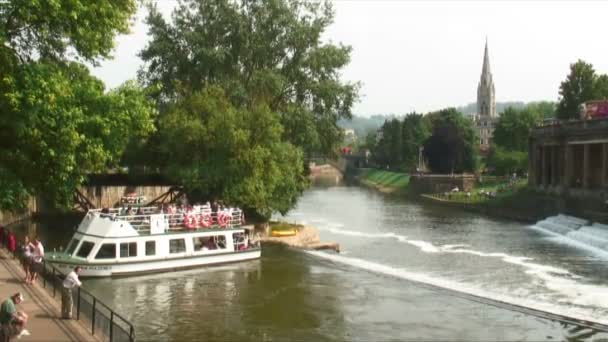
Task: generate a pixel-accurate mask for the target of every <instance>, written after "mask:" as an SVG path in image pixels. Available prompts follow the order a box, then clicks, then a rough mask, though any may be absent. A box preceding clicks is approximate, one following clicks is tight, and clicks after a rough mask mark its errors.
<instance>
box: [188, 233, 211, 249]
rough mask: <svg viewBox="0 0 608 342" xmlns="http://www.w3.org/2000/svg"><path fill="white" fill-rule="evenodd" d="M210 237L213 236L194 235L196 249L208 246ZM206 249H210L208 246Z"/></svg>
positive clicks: (193, 242) (193, 241) (193, 244)
mask: <svg viewBox="0 0 608 342" xmlns="http://www.w3.org/2000/svg"><path fill="white" fill-rule="evenodd" d="M210 239H211V238H209V237H203V236H199V237H193V238H192V246H194V251H195V252H199V251H201V250H203V248H204V247H206V246H207V244H208V243H209V240H210ZM206 249H208V248H206ZM206 249H205V250H206Z"/></svg>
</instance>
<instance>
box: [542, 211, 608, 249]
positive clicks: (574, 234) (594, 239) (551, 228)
mask: <svg viewBox="0 0 608 342" xmlns="http://www.w3.org/2000/svg"><path fill="white" fill-rule="evenodd" d="M534 227H535V228H537V229H541V230H543V231H547V232H549V233H552V234H556V235H561V236H564V237H565V238H566V239H568V240H571V241H572V242H575V243H578V244H581V245H583V247H589V248H593V249H596V250H600V251H602V252H606V253H608V225H606V224H601V223H592V222H590V221H588V220H585V219H581V218H578V217H574V216H568V215H563V214H560V215H557V216H551V217H547V218H546V219H544V220H541V221H538V222H537V223H536V224H535V225H534Z"/></svg>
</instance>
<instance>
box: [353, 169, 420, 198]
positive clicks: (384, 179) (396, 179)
mask: <svg viewBox="0 0 608 342" xmlns="http://www.w3.org/2000/svg"><path fill="white" fill-rule="evenodd" d="M357 178H358V179H359V181H360V182H362V183H363V184H365V185H367V186H371V187H373V188H375V189H377V190H379V191H381V192H385V193H393V192H405V190H406V188H407V185H408V184H409V182H410V176H409V175H408V174H405V173H400V172H391V171H384V170H377V169H365V170H362V171H361V172H360V173H359V175H358V176H357Z"/></svg>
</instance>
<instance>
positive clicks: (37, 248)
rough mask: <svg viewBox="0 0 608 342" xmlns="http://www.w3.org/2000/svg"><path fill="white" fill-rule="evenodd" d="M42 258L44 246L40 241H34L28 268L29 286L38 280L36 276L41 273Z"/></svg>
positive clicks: (37, 239)
mask: <svg viewBox="0 0 608 342" xmlns="http://www.w3.org/2000/svg"><path fill="white" fill-rule="evenodd" d="M42 258H44V246H42V242H40V239H39V238H38V237H36V238H35V239H34V250H33V251H32V265H31V266H30V274H31V277H30V284H33V283H34V282H35V281H36V279H38V274H39V273H40V272H42V268H43V265H42Z"/></svg>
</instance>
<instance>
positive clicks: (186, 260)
mask: <svg viewBox="0 0 608 342" xmlns="http://www.w3.org/2000/svg"><path fill="white" fill-rule="evenodd" d="M260 256H261V249H260V248H252V249H249V250H245V251H238V252H226V253H216V254H206V255H190V256H182V257H176V258H170V259H169V258H166V259H160V260H147V261H135V262H115V263H89V262H86V261H82V262H72V261H71V260H70V261H65V260H57V261H53V260H52V259H50V260H47V261H48V262H50V263H52V264H53V265H54V266H55V267H57V269H58V270H59V271H61V272H62V273H65V274H67V273H68V272H70V271H71V270H72V269H73V268H74V267H76V266H80V267H82V270H81V273H80V276H81V277H120V276H129V275H135V274H146V273H159V272H170V271H176V270H182V269H189V268H196V267H202V266H211V265H219V264H227V263H233V262H239V261H246V260H253V259H258V258H260Z"/></svg>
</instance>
